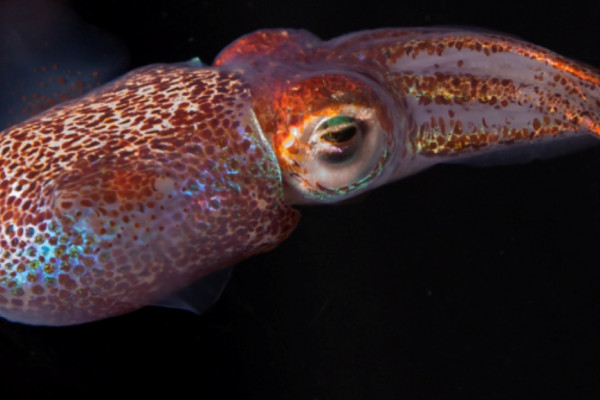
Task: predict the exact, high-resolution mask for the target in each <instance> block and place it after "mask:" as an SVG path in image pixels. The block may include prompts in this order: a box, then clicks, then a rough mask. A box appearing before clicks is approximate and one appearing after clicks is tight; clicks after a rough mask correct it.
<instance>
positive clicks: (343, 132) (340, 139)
mask: <svg viewBox="0 0 600 400" xmlns="http://www.w3.org/2000/svg"><path fill="white" fill-rule="evenodd" d="M354 135H356V126H354V125H350V126H347V127H343V128H342V129H340V130H338V131H334V132H329V133H326V134H325V135H323V136H321V139H323V140H325V141H327V142H329V143H336V144H339V143H344V142H347V141H349V140H350V139H352V138H353V137H354Z"/></svg>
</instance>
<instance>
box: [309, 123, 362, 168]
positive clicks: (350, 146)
mask: <svg viewBox="0 0 600 400" xmlns="http://www.w3.org/2000/svg"><path fill="white" fill-rule="evenodd" d="M315 133H316V134H317V137H318V143H316V146H315V149H314V150H315V154H316V156H317V157H318V158H319V159H321V160H323V161H326V162H328V163H332V164H339V163H343V162H347V161H350V160H352V159H353V158H354V157H355V156H356V155H357V154H358V152H359V150H360V145H361V142H362V138H361V136H362V135H361V133H362V124H361V123H360V121H358V120H356V119H355V118H353V117H349V116H346V115H339V116H336V117H333V118H329V119H327V120H325V121H323V122H322V123H321V124H320V125H319V126H318V127H317V128H316V129H315Z"/></svg>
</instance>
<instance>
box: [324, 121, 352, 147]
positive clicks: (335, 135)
mask: <svg viewBox="0 0 600 400" xmlns="http://www.w3.org/2000/svg"><path fill="white" fill-rule="evenodd" d="M319 131H322V132H323V134H322V135H321V140H324V141H326V142H329V143H332V144H341V143H345V142H347V141H349V140H350V139H352V138H353V137H354V136H355V135H356V133H357V127H356V121H355V120H354V118H352V117H348V116H346V115H340V116H337V117H333V118H330V119H328V120H327V121H325V122H323V124H322V125H321V126H320V127H319Z"/></svg>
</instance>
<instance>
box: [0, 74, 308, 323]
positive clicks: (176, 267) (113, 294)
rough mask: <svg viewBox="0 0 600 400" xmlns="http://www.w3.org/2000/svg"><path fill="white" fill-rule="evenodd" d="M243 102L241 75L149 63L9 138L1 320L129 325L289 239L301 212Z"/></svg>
mask: <svg viewBox="0 0 600 400" xmlns="http://www.w3.org/2000/svg"><path fill="white" fill-rule="evenodd" d="M249 100H250V90H249V88H248V87H247V86H245V85H244V84H243V83H242V82H240V80H239V79H238V78H237V77H236V75H235V73H231V72H226V71H216V70H211V69H205V68H198V67H194V66H187V65H179V66H176V65H174V66H150V67H146V68H142V69H139V70H136V71H133V72H131V73H129V74H128V75H126V76H125V77H123V78H121V79H120V80H118V81H116V82H114V83H112V84H109V85H107V86H105V87H104V88H102V89H100V90H98V91H94V92H92V93H90V94H89V95H88V96H86V97H83V98H81V99H79V100H77V101H74V102H70V103H66V104H64V105H61V106H58V107H56V108H52V109H50V110H49V111H47V112H45V113H43V114H40V115H39V116H37V117H35V118H33V119H30V120H28V121H27V122H25V123H23V124H21V125H18V126H15V127H14V128H12V129H9V130H7V131H5V132H3V133H2V135H1V137H0V153H1V154H2V160H1V161H0V162H1V163H2V169H0V221H1V222H0V223H1V225H0V226H1V228H0V229H1V234H0V245H1V249H0V314H1V315H2V316H4V317H6V318H8V319H11V320H15V321H21V322H26V323H32V324H45V325H68V324H75V323H81V322H86V321H91V320H96V319H99V318H105V317H108V316H112V315H118V314H122V313H125V312H128V311H131V310H134V309H136V308H139V307H140V306H143V305H146V304H151V303H152V302H153V301H157V300H160V299H161V298H162V297H164V296H166V295H168V294H169V293H171V292H173V291H175V290H177V289H180V288H182V287H184V286H185V285H186V284H187V283H189V282H193V281H194V280H196V279H198V278H200V277H202V276H204V275H206V274H208V273H210V272H212V271H214V270H216V269H218V268H221V267H223V266H227V265H231V264H233V263H236V262H238V261H240V260H242V259H244V258H247V257H249V256H250V255H252V254H256V253H259V252H263V251H266V250H269V249H270V248H272V247H273V246H275V245H276V244H278V243H279V242H280V241H281V240H283V239H284V238H285V237H286V236H287V235H288V234H289V233H290V232H291V230H292V229H293V228H294V226H295V225H296V222H297V220H298V213H297V212H296V211H294V210H293V209H291V208H290V207H289V206H287V205H286V204H284V203H283V201H282V200H283V192H282V187H281V178H280V172H279V168H278V165H277V163H276V159H275V157H274V155H273V153H272V150H271V149H270V147H269V145H268V143H266V142H265V141H264V139H263V138H262V137H261V133H260V132H259V130H258V128H257V127H256V125H255V121H254V120H253V116H252V112H251V108H250V106H249ZM11 154H14V156H11Z"/></svg>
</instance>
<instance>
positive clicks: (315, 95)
mask: <svg viewBox="0 0 600 400" xmlns="http://www.w3.org/2000/svg"><path fill="white" fill-rule="evenodd" d="M340 117H341V119H340ZM336 118H337V119H336ZM319 121H320V122H319ZM321 122H325V127H326V129H325V130H324V131H323V130H321V131H319V129H320V128H319V127H322V126H323V125H322V124H320V123H321ZM311 124H312V125H311ZM344 124H346V125H344ZM599 124H600V74H599V73H598V71H597V70H595V69H593V68H590V67H586V66H584V65H581V64H579V63H577V62H575V61H571V60H568V59H565V58H563V57H561V56H559V55H557V54H554V53H552V52H550V51H548V50H545V49H543V48H539V47H536V46H533V45H531V44H528V43H525V42H522V41H519V40H517V39H513V38H509V37H505V36H501V35H497V34H493V33H484V32H468V31H457V30H453V29H427V28H415V29H381V30H376V31H366V32H358V33H354V34H350V35H347V36H343V37H340V38H337V39H333V40H331V41H328V42H322V41H320V40H319V39H318V38H316V37H315V36H314V35H311V34H310V33H308V32H304V31H293V30H267V31H259V32H256V33H253V34H250V35H248V36H245V37H243V38H241V39H239V40H238V41H236V42H234V43H233V44H232V45H230V46H229V47H227V48H226V49H225V50H224V51H223V52H222V53H221V55H220V56H219V57H218V58H217V60H216V62H215V68H202V67H200V66H198V65H193V64H182V65H174V66H162V65H158V66H150V67H146V68H142V69H140V70H137V71H134V72H132V73H130V74H128V75H126V76H125V77H123V78H121V79H120V80H118V81H116V82H114V83H112V84H109V85H108V86H106V87H104V88H102V89H101V90H98V91H95V92H92V93H91V94H89V95H87V96H85V97H83V98H81V99H79V100H76V101H73V102H70V103H67V104H64V105H59V106H58V107H56V108H53V109H51V110H49V111H47V112H45V113H44V114H41V115H39V116H37V117H35V118H34V119H31V120H29V121H27V122H25V123H23V124H21V125H18V126H16V127H13V128H11V129H9V130H7V131H4V132H3V133H2V135H1V136H0V153H1V154H2V159H1V161H0V162H1V163H2V169H1V170H0V224H1V225H0V315H2V316H4V317H6V318H9V319H13V320H17V321H21V322H28V323H38V324H50V325H65V324H74V323H81V322H86V321H91V320H95V319H100V318H106V317H109V316H112V315H117V314H121V313H124V312H127V311H130V310H133V309H135V308H137V307H140V306H142V305H145V304H149V303H151V302H153V301H156V300H158V299H160V298H161V297H163V296H165V295H167V294H169V293H171V292H173V291H175V290H177V289H179V288H182V287H183V286H185V285H186V284H187V283H189V282H192V281H193V280H195V279H198V278H200V277H202V276H205V275H207V274H208V273H210V272H212V271H214V270H216V269H218V268H222V267H224V266H227V265H231V264H234V263H235V262H237V261H239V260H241V259H243V258H246V257H249V256H251V255H252V254H256V253H259V252H262V251H266V250H268V249H270V248H272V247H274V246H276V245H277V244H278V243H279V242H280V241H282V240H283V239H284V238H285V237H287V235H288V234H289V233H290V232H291V231H292V229H293V228H294V226H295V225H296V223H297V220H298V213H297V212H295V211H294V210H293V209H291V208H290V207H289V206H288V204H292V203H308V202H334V201H338V200H343V199H345V198H348V197H351V196H354V195H356V194H358V193H360V192H362V191H366V190H370V189H372V188H374V187H376V186H378V185H382V184H384V183H388V182H391V181H393V180H396V179H398V178H401V177H403V176H407V175H410V174H413V173H415V172H417V171H419V170H422V169H424V168H426V167H429V166H431V165H433V164H435V163H439V162H443V161H447V160H456V159H459V158H461V157H469V156H471V155H474V154H479V153H486V152H492V151H495V150H502V149H507V148H511V147H514V146H517V145H531V144H535V143H543V142H549V141H554V140H556V139H560V138H565V137H570V136H575V135H578V134H582V133H588V134H593V135H600V125H599ZM315 127H316V128H315ZM314 132H317V136H314V135H313V134H314ZM319 132H325V134H322V133H319ZM319 135H321V136H319ZM356 143H359V144H360V145H364V146H363V147H361V146H359V145H356V146H355V145H354V144H356ZM313 146H316V147H313ZM336 146H337V147H336ZM315 148H316V149H317V151H315ZM331 149H333V150H331ZM347 149H351V150H353V151H355V153H352V154H351V156H352V157H347V158H344V159H343V162H338V161H335V157H331V154H333V155H336V154H338V153H339V154H344V153H343V152H344V151H346V150H347ZM364 149H367V150H368V151H366V152H365V151H363V150H364ZM327 151H332V152H333V153H327ZM336 152H338V153H336ZM323 154H324V155H325V156H323ZM332 160H333V161H332ZM328 163H329V164H328ZM356 163H358V167H356V166H355V165H357V164H356ZM320 167H323V168H330V169H328V170H327V171H328V172H327V173H326V174H323V173H322V170H320V169H319V168H320ZM352 168H354V169H352ZM349 169H350V170H351V173H347V170H349ZM329 171H331V173H329Z"/></svg>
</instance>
